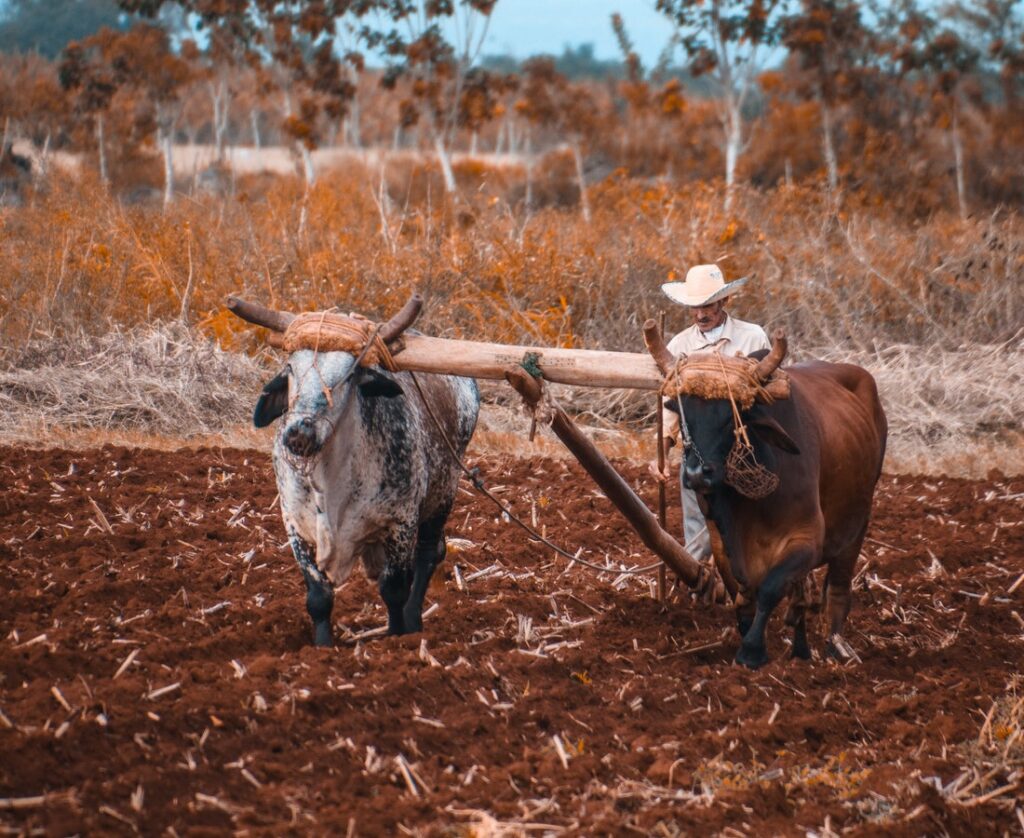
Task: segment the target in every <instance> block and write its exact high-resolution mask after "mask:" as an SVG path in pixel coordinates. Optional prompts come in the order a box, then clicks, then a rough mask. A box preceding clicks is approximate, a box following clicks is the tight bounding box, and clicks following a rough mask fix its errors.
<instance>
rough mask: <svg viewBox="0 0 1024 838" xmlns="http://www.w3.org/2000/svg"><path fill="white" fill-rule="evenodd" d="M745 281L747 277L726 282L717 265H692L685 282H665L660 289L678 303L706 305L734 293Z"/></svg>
mask: <svg viewBox="0 0 1024 838" xmlns="http://www.w3.org/2000/svg"><path fill="white" fill-rule="evenodd" d="M746 282H747V277H743V278H742V279H737V280H734V281H733V282H726V281H725V277H723V276H722V271H721V269H720V268H719V267H718V265H694V266H693V267H692V268H690V270H688V271H687V272H686V281H685V282H666V283H665V284H664V285H662V286H661V290H662V291H664V292H665V295H666V296H667V297H668V298H669V299H670V300H672V301H673V302H677V303H679V304H680V305H684V306H706V305H710V304H711V303H716V302H718V301H719V300H724V299H725V298H726V297H728V296H729V295H730V294H734V293H736V292H737V291H739V290H740V288H741V287H743V285H745V284H746Z"/></svg>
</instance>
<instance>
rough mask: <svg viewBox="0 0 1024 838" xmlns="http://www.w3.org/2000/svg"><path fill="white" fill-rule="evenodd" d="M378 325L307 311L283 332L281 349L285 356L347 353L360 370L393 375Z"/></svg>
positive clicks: (358, 316) (358, 318)
mask: <svg viewBox="0 0 1024 838" xmlns="http://www.w3.org/2000/svg"><path fill="white" fill-rule="evenodd" d="M381 326H382V324H380V323H375V322H374V321H372V320H370V319H369V318H367V317H363V316H362V315H361V314H355V313H352V314H342V313H341V312H338V311H307V312H304V313H302V314H299V315H298V316H296V318H295V319H294V320H292V322H291V323H289V324H288V328H287V329H285V332H284V337H283V340H282V348H283V349H284V350H285V351H286V352H295V351H296V350H299V349H311V350H313V351H314V352H347V353H349V354H350V355H355V356H356V357H357V358H359V364H360V365H361V366H364V367H375V366H380V367H384V369H386V370H389V371H391V372H394V371H395V370H396V369H397V367H396V366H395V359H394V358H393V357H392V355H391V350H390V349H389V348H388V345H387V343H386V342H385V341H384V339H383V338H382V337H381V336H380V330H381Z"/></svg>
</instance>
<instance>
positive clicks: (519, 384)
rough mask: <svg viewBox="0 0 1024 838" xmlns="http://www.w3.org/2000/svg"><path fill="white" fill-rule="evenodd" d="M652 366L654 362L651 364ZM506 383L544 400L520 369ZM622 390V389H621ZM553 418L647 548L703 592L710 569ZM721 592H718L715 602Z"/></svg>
mask: <svg viewBox="0 0 1024 838" xmlns="http://www.w3.org/2000/svg"><path fill="white" fill-rule="evenodd" d="M652 365H653V362H652ZM505 379H506V380H507V381H508V383H509V384H511V385H512V387H513V388H514V389H515V391H516V392H517V393H519V395H520V396H522V397H523V401H525V402H526V404H527V405H528V406H529V407H530V408H536V407H537V405H538V404H539V403H540V401H541V397H542V396H543V387H542V385H541V383H540V382H539V381H538V380H537V379H535V378H534V377H533V376H532V375H530V374H529V373H528V372H526V370H524V369H522V368H521V367H511V368H508V369H506V370H505ZM619 386H622V385H619ZM553 410H554V418H553V420H552V422H551V430H552V431H554V433H555V436H557V437H558V438H559V439H560V440H561V441H562V443H563V444H564V445H565V447H566V448H568V449H569V451H570V452H571V453H572V455H573V456H574V457H575V458H576V459H577V460H579V462H580V465H582V466H583V468H584V469H585V470H586V472H587V474H589V475H590V476H591V478H592V479H593V480H594V482H595V483H597V485H598V487H599V488H600V489H601V491H602V492H604V494H605V496H606V497H607V498H608V500H610V501H611V502H612V503H613V504H614V505H615V508H616V509H618V510H619V512H621V513H622V516H623V517H624V518H625V519H626V520H627V521H628V522H629V524H630V526H631V527H633V529H635V530H636V532H637V534H638V535H639V536H640V540H641V541H643V543H644V545H645V546H646V547H647V549H649V550H650V551H651V552H652V553H654V554H655V555H656V556H657V557H658V558H660V559H661V560H662V561H663V562H665V564H666V565H668V566H669V567H670V568H672V571H673V572H674V573H675V574H676V575H677V576H678V577H679V578H680V579H682V580H683V582H685V583H686V584H687V585H688V586H689V587H691V588H696V589H698V590H700V589H701V588H702V586H704V585H705V584H706V583H707V582H708V581H709V575H708V572H707V569H706V568H705V567H704V565H702V564H701V563H700V562H698V561H697V560H696V559H695V558H693V556H691V555H690V554H689V553H688V552H687V551H686V550H685V549H684V548H683V546H682V545H681V544H680V543H679V542H678V541H676V540H675V539H674V538H673V537H672V536H671V535H669V534H668V533H667V532H666V531H665V530H664V529H662V527H661V525H660V524H659V523H658V519H657V517H656V516H655V515H654V513H653V512H651V510H650V509H648V508H647V506H646V504H644V502H643V501H642V500H640V498H639V497H638V496H637V494H636V492H634V491H633V490H632V489H631V488H630V486H629V484H628V483H627V482H626V481H625V480H624V479H623V478H622V475H620V474H619V473H618V472H617V471H616V470H615V469H614V468H613V467H612V465H611V463H609V462H608V460H607V458H606V457H605V456H604V454H602V453H601V451H600V450H599V449H598V448H597V446H596V445H594V443H593V442H591V440H590V439H589V438H588V437H587V436H585V435H584V434H583V432H582V431H580V429H579V428H578V427H576V425H575V424H574V423H573V421H572V420H571V419H570V418H569V417H568V416H567V415H566V413H565V411H564V410H562V408H560V407H558V406H557V405H554V406H553ZM720 593H721V592H719V591H716V592H715V595H716V597H715V598H716V599H717V598H719V597H718V595H719V594H720Z"/></svg>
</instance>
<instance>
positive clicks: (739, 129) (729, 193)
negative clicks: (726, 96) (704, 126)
mask: <svg viewBox="0 0 1024 838" xmlns="http://www.w3.org/2000/svg"><path fill="white" fill-rule="evenodd" d="M727 107H728V113H727V116H726V123H725V211H726V212H728V211H729V210H730V209H731V208H732V199H733V190H734V188H735V186H736V164H737V163H738V162H739V159H740V150H741V148H742V145H743V115H742V114H741V113H740V110H739V106H738V105H737V104H735V103H734V102H729V103H728V105H727Z"/></svg>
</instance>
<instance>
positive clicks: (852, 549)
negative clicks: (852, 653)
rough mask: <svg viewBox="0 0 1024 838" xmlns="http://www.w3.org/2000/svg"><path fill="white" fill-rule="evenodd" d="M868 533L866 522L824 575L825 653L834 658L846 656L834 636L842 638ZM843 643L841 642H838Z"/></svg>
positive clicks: (829, 565) (829, 564)
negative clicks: (826, 637)
mask: <svg viewBox="0 0 1024 838" xmlns="http://www.w3.org/2000/svg"><path fill="white" fill-rule="evenodd" d="M867 533H868V527H867V524H865V525H864V528H863V529H862V530H861V531H860V533H859V534H858V535H857V537H856V538H855V539H854V540H853V541H852V542H851V543H850V546H849V549H847V550H844V551H843V552H842V553H841V554H840V555H838V556H835V557H834V558H833V559H832V560H831V561H830V562H829V563H828V576H826V577H825V586H826V588H827V590H828V594H827V599H826V601H827V605H828V620H829V629H828V641H827V642H826V644H825V654H826V655H828V656H829V657H830V658H834V659H835V660H839V661H845V660H846V659H847V657H848V650H847V652H846V654H844V652H843V651H841V650H840V649H839V648H837V647H836V644H835V643H834V642H833V638H834V637H837V636H838V637H839V638H840V639H842V636H843V625H844V624H845V623H846V618H847V616H848V615H849V613H850V605H851V603H852V600H853V594H852V590H851V589H852V585H853V572H854V570H855V568H856V565H857V557H858V556H859V555H860V548H861V545H862V544H863V543H864V536H866V535H867ZM840 645H843V644H840Z"/></svg>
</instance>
